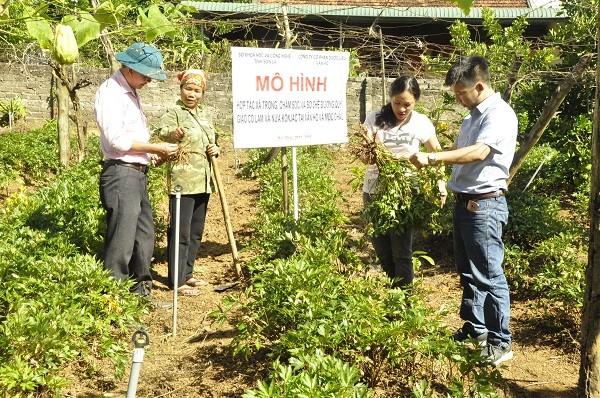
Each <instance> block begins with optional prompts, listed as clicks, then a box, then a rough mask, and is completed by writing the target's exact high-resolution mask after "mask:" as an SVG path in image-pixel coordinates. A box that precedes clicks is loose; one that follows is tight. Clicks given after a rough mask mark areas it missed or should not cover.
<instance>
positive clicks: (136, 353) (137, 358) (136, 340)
mask: <svg viewBox="0 0 600 398" xmlns="http://www.w3.org/2000/svg"><path fill="white" fill-rule="evenodd" d="M132 340H133V346H134V348H133V362H132V364H131V374H130V375H129V385H128V386H127V398H135V393H136V391H137V384H138V380H139V377H140V370H141V369H142V362H143V361H144V348H145V347H146V346H147V345H148V344H150V337H148V333H146V331H144V328H140V329H139V330H138V331H136V332H135V333H134V334H133V338H132Z"/></svg>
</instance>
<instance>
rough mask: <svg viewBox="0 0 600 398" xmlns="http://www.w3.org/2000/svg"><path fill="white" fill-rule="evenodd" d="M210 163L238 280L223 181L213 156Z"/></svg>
mask: <svg viewBox="0 0 600 398" xmlns="http://www.w3.org/2000/svg"><path fill="white" fill-rule="evenodd" d="M210 163H211V165H212V169H213V175H214V179H215V184H216V186H217V190H218V191H219V198H220V199H221V208H222V209H223V218H224V219H225V229H226V230H227V237H228V238H229V245H230V246H231V255H232V256H233V265H234V266H235V274H236V275H237V277H238V278H241V277H242V269H241V267H240V264H239V262H238V252H237V246H236V243H235V238H234V236H233V229H232V228H231V219H230V218H229V206H228V205H227V199H226V198H225V191H224V189H223V181H221V172H220V170H219V165H218V164H217V159H216V158H215V157H214V156H210ZM238 283H239V282H235V283H234V284H228V285H232V286H229V287H233V286H235V285H237V284H238ZM223 286H224V285H223ZM229 287H228V288H229ZM218 288H219V286H217V288H215V290H217V291H222V290H226V289H221V290H219V289H218Z"/></svg>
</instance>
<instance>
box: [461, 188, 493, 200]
mask: <svg viewBox="0 0 600 398" xmlns="http://www.w3.org/2000/svg"><path fill="white" fill-rule="evenodd" d="M500 196H504V191H503V190H502V189H499V190H497V191H494V192H487V193H454V197H455V198H456V201H457V202H468V201H469V200H474V201H478V200H483V199H490V198H498V197H500Z"/></svg>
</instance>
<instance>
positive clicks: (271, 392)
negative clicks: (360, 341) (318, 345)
mask: <svg viewBox="0 0 600 398" xmlns="http://www.w3.org/2000/svg"><path fill="white" fill-rule="evenodd" d="M359 381H360V373H359V371H358V369H357V368H356V367H354V366H351V365H349V364H347V363H345V362H343V361H341V360H339V359H337V358H335V357H333V356H330V355H326V354H324V353H323V352H322V351H321V350H316V351H315V352H314V353H313V354H307V353H302V352H299V353H298V356H297V357H292V358H290V359H289V365H283V364H281V363H280V362H279V361H275V362H274V363H273V371H272V379H271V381H270V382H269V383H266V382H263V381H259V382H258V385H257V387H256V389H255V390H250V391H248V392H246V393H245V394H244V395H242V397H243V398H267V397H269V398H274V397H282V398H283V397H289V398H293V397H294V398H295V397H314V398H317V397H339V398H342V397H348V398H366V397H369V396H370V394H369V393H368V391H367V387H366V386H365V385H363V384H362V383H360V382H359Z"/></svg>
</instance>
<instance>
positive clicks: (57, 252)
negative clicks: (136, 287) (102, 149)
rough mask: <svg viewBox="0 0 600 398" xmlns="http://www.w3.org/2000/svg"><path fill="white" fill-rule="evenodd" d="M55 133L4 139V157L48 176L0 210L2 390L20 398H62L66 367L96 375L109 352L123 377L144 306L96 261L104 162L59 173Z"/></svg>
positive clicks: (45, 131)
mask: <svg viewBox="0 0 600 398" xmlns="http://www.w3.org/2000/svg"><path fill="white" fill-rule="evenodd" d="M50 136H52V137H56V129H55V126H52V125H47V126H46V127H45V128H44V129H42V130H39V131H33V132H28V133H22V134H13V133H8V134H4V135H2V136H0V145H1V146H4V147H5V148H12V150H6V151H2V153H3V156H5V159H6V162H11V163H12V164H13V165H15V167H16V165H23V164H25V165H26V167H20V170H21V171H22V173H23V178H24V179H27V180H30V179H32V178H33V177H32V176H31V175H29V174H28V173H32V174H39V175H40V176H39V177H37V178H40V179H41V178H42V176H44V175H45V178H46V181H47V184H46V185H45V186H44V187H42V188H40V189H39V190H37V191H36V192H30V193H27V192H26V191H25V189H21V190H17V191H16V192H14V193H12V194H10V195H9V196H8V197H7V198H5V199H4V201H3V205H2V208H1V209H0V236H2V240H1V241H0V281H2V294H0V391H2V393H3V394H5V395H6V396H11V397H18V398H20V397H30V396H60V394H61V390H62V389H63V388H64V386H65V385H66V382H67V380H66V378H65V376H64V374H63V371H64V368H65V367H66V366H67V365H70V366H75V369H79V368H80V369H82V371H84V372H86V373H90V372H93V369H94V364H95V363H96V362H97V361H98V360H99V359H102V358H108V359H110V360H111V361H113V363H114V365H115V376H116V377H122V375H123V374H124V371H125V366H126V364H127V361H128V359H129V358H128V354H129V352H128V351H129V350H128V349H127V347H126V346H125V344H126V343H127V342H128V341H129V339H128V338H126V337H128V336H126V334H128V333H129V328H131V327H132V326H133V325H135V324H136V323H138V322H139V318H140V316H141V315H142V312H143V311H144V308H145V305H144V303H142V302H141V301H140V299H139V297H138V296H137V295H133V294H131V293H130V292H129V287H130V286H131V282H129V281H122V282H119V281H117V280H116V279H114V278H113V277H111V276H110V275H109V272H108V271H106V270H104V268H103V266H102V264H101V263H100V262H99V261H98V260H97V258H96V255H98V254H99V251H100V249H101V243H102V229H103V227H104V223H103V216H104V212H103V210H102V208H101V206H100V202H99V199H98V173H99V164H98V158H97V157H96V158H94V157H90V158H88V159H86V160H85V161H84V162H83V163H81V164H77V165H76V166H73V167H71V168H70V169H68V170H63V169H59V168H57V166H56V165H54V163H51V162H52V161H53V160H54V161H55V163H58V161H57V159H56V158H57V157H56V154H55V150H54V149H52V150H51V151H50V150H49V148H50V147H51V146H52V145H51V141H55V138H54V139H53V140H50V139H49V137H50ZM46 140H48V141H46ZM91 142H92V143H93V144H95V145H96V146H97V144H98V140H97V139H96V140H92V141H91ZM53 145H54V146H55V145H56V144H55V143H54V144H53ZM96 149H97V148H96ZM48 151H50V153H52V155H49V154H48ZM95 153H98V151H96V152H95ZM21 156H22V157H23V159H19V157H21ZM23 160H27V162H30V161H36V160H37V161H40V162H48V163H46V164H44V163H42V164H35V165H32V164H30V163H27V162H24V161H23ZM44 168H46V169H47V170H45V172H46V174H44ZM52 170H53V172H54V173H56V176H54V178H48V174H47V173H48V171H52ZM65 297H68V300H65Z"/></svg>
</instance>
